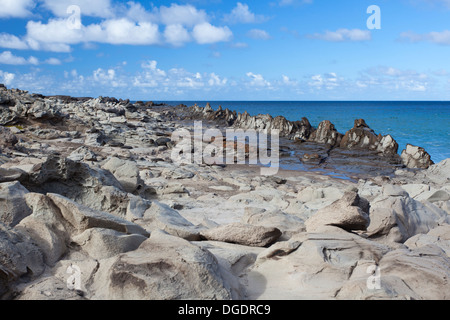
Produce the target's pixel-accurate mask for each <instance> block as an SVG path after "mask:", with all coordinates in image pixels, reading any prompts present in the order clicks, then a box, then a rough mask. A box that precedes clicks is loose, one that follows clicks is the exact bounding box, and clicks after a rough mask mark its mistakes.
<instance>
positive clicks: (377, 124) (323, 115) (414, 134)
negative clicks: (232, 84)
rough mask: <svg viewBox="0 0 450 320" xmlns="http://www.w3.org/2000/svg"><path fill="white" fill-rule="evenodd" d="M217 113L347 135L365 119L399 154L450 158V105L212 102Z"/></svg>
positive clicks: (435, 159) (186, 103)
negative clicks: (415, 150)
mask: <svg viewBox="0 0 450 320" xmlns="http://www.w3.org/2000/svg"><path fill="white" fill-rule="evenodd" d="M208 102H209V103H210V104H211V107H212V108H213V109H214V110H217V108H218V107H219V106H222V108H223V109H225V108H228V109H230V110H232V111H233V110H236V111H237V112H241V113H242V112H244V111H247V112H248V113H249V114H250V115H252V116H254V115H258V114H270V115H271V116H273V117H276V116H280V115H281V116H284V117H285V118H286V119H288V120H291V121H296V120H301V118H303V117H306V118H308V120H309V121H310V123H311V125H312V126H313V127H317V126H318V124H319V123H320V122H321V121H323V120H330V121H331V122H332V123H333V124H334V125H335V127H336V129H337V130H338V131H339V132H341V133H343V134H345V132H347V131H348V130H350V129H351V128H353V124H354V121H355V119H364V120H366V123H367V124H368V125H369V127H370V128H371V129H373V130H374V131H375V133H376V134H380V133H381V134H382V135H387V134H390V135H391V136H392V137H393V138H394V139H395V140H396V141H397V142H398V144H399V153H401V151H402V150H403V149H405V148H406V145H407V144H408V143H409V144H412V145H416V146H419V147H423V148H424V149H425V150H426V151H427V152H428V153H429V154H430V155H431V158H432V160H433V161H434V162H435V163H438V162H440V161H442V160H444V159H447V158H450V102H447V101H445V102H438V101H426V102H423V101H414V102H411V101H406V102H403V101H382V102H374V101H336V102H330V101H307V102H301V101H279V102H277V101H208ZM164 103H167V104H169V105H178V104H185V105H187V106H192V105H194V104H197V105H198V106H201V107H204V106H206V103H207V101H164Z"/></svg>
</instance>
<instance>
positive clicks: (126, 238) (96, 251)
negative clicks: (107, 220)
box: [73, 228, 147, 260]
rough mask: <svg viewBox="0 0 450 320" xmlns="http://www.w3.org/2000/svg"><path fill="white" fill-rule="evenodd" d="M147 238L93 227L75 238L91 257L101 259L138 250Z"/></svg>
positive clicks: (74, 240) (75, 241)
mask: <svg viewBox="0 0 450 320" xmlns="http://www.w3.org/2000/svg"><path fill="white" fill-rule="evenodd" d="M145 240H147V237H144V236H143V235H140V234H125V233H122V232H118V231H115V230H111V229H102V228H92V229H87V230H86V231H84V232H83V233H81V234H80V235H78V236H75V237H74V238H73V242H74V243H76V244H78V245H79V246H80V247H81V248H83V250H84V251H86V252H87V253H88V254H89V256H90V257H92V258H94V259H97V260H100V259H107V258H111V257H114V256H116V255H118V254H121V253H125V252H129V251H133V250H136V249H137V248H139V246H140V245H141V243H142V242H144V241H145Z"/></svg>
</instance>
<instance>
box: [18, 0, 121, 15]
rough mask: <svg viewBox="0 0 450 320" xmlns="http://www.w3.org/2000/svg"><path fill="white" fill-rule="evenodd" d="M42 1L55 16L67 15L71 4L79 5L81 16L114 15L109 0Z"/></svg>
mask: <svg viewBox="0 0 450 320" xmlns="http://www.w3.org/2000/svg"><path fill="white" fill-rule="evenodd" d="M13 1H14V0H13ZM43 2H44V4H43V5H44V7H45V8H47V9H48V10H50V11H51V12H52V13H53V14H54V15H56V16H57V17H68V16H69V14H68V13H67V8H68V7H70V6H72V5H76V6H78V7H80V10H81V15H82V16H89V17H100V18H111V17H113V16H114V13H113V9H112V5H111V1H110V0H43Z"/></svg>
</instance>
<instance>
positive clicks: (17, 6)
mask: <svg viewBox="0 0 450 320" xmlns="http://www.w3.org/2000/svg"><path fill="white" fill-rule="evenodd" d="M34 6H35V2H34V1H33V0H0V18H26V17H28V16H31V11H30V10H31V9H33V8H34Z"/></svg>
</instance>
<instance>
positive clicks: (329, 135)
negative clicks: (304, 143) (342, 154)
mask: <svg viewBox="0 0 450 320" xmlns="http://www.w3.org/2000/svg"><path fill="white" fill-rule="evenodd" d="M309 140H310V141H314V142H317V143H325V144H329V145H331V146H337V145H339V144H340V143H341V140H342V134H340V133H339V132H338V131H337V130H336V128H335V127H334V124H332V123H331V122H330V121H328V120H324V121H322V122H321V123H319V126H318V127H317V129H316V131H314V132H313V133H312V134H311V136H310V137H309Z"/></svg>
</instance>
